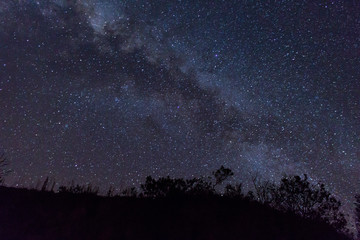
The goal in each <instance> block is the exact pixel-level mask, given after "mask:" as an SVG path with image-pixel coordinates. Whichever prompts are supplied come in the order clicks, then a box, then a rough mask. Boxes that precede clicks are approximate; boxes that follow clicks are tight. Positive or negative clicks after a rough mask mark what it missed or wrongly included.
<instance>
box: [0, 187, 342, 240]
mask: <svg viewBox="0 0 360 240" xmlns="http://www.w3.org/2000/svg"><path fill="white" fill-rule="evenodd" d="M0 239H1V240H3V239H4V240H10V239H22V240H26V239H39V240H40V239H179V240H180V239H181V240H184V239H326V240H331V239H342V238H341V236H339V235H338V234H337V233H336V232H335V231H334V230H332V229H331V228H329V227H328V226H326V225H324V224H321V223H316V222H311V221H305V220H303V219H301V218H298V217H296V216H292V215H289V214H283V213H279V212H277V211H275V210H273V209H270V208H267V207H265V206H262V205H260V204H258V203H254V202H247V201H244V200H231V199H224V198H220V197H215V198H207V199H200V198H191V199H181V200H180V199H162V200H150V199H131V198H104V197H96V196H85V195H68V194H62V195H61V194H54V193H50V192H37V191H30V190H26V189H15V188H5V187H0Z"/></svg>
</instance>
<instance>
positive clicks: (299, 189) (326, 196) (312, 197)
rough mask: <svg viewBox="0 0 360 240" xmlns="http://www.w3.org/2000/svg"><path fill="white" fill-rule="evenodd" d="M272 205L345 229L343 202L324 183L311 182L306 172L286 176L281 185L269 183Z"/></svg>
mask: <svg viewBox="0 0 360 240" xmlns="http://www.w3.org/2000/svg"><path fill="white" fill-rule="evenodd" d="M268 192H269V195H270V196H271V198H272V202H271V205H273V207H275V208H277V209H280V210H283V211H291V212H294V213H295V214H298V215H300V216H302V217H305V218H311V219H322V220H324V221H325V222H327V223H328V224H330V225H332V226H333V227H335V228H336V229H338V230H342V231H343V230H345V227H346V224H347V222H346V219H345V216H344V214H343V213H342V212H341V211H340V207H341V202H340V201H339V200H337V199H336V198H334V197H333V196H331V194H330V193H329V192H328V191H327V190H326V189H325V186H324V184H310V182H309V181H308V177H307V175H306V174H305V175H304V178H301V177H300V176H286V177H283V178H282V179H281V182H280V185H279V186H277V187H274V186H273V185H269V188H268Z"/></svg>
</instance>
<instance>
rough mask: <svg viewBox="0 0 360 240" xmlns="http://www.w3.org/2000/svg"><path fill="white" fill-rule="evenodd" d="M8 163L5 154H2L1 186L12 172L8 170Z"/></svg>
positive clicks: (0, 160)
mask: <svg viewBox="0 0 360 240" xmlns="http://www.w3.org/2000/svg"><path fill="white" fill-rule="evenodd" d="M8 164H9V163H8V161H7V158H6V156H5V153H1V154H0V184H2V183H4V177H5V176H6V175H7V174H8V173H10V170H9V169H7V166H8Z"/></svg>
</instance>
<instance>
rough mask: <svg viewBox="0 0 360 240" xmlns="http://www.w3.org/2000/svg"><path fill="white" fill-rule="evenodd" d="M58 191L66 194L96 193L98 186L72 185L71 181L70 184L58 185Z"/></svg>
mask: <svg viewBox="0 0 360 240" xmlns="http://www.w3.org/2000/svg"><path fill="white" fill-rule="evenodd" d="M59 193H62V194H64V193H67V194H86V195H95V196H96V195H97V194H98V193H99V188H98V187H93V186H92V185H91V184H88V185H79V184H77V185H74V184H73V183H72V184H71V185H70V186H68V187H67V186H60V187H59Z"/></svg>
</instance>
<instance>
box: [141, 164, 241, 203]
mask: <svg viewBox="0 0 360 240" xmlns="http://www.w3.org/2000/svg"><path fill="white" fill-rule="evenodd" d="M232 175H234V173H233V172H232V171H231V170H230V169H229V168H225V167H224V166H221V167H220V168H219V169H218V170H216V171H214V172H213V176H214V180H215V181H214V182H212V181H211V178H210V177H209V178H208V180H206V179H205V178H192V179H187V180H184V179H182V178H170V177H169V176H167V177H161V178H159V179H158V180H156V179H154V178H153V177H151V176H148V177H147V178H146V180H145V183H144V184H142V185H141V189H142V191H143V194H144V196H146V197H150V198H159V197H160V198H161V197H175V196H183V195H197V196H199V195H202V196H209V195H214V194H215V193H216V191H215V187H216V186H217V185H220V184H222V183H223V182H224V181H225V180H226V179H228V178H229V177H230V176H232ZM240 191H241V190H240ZM229 192H230V189H229Z"/></svg>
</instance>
